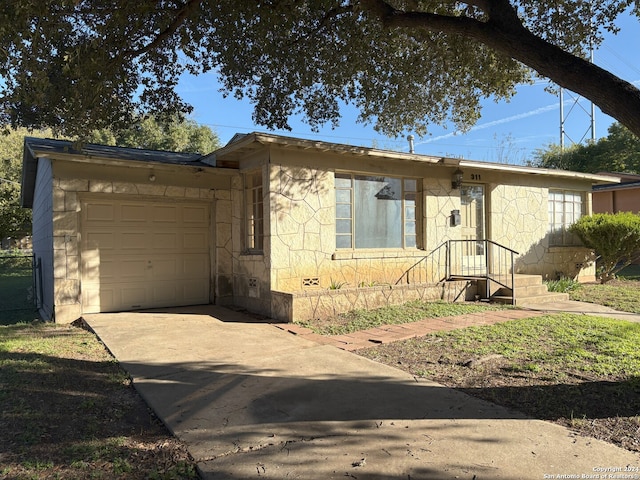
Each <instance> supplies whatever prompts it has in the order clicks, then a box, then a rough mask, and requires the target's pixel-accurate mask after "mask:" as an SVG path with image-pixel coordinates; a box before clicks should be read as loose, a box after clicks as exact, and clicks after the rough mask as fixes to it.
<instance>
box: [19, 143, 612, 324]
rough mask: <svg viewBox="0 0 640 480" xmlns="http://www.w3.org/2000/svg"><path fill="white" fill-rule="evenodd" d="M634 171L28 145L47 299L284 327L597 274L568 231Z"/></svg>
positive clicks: (58, 310) (270, 149)
mask: <svg viewBox="0 0 640 480" xmlns="http://www.w3.org/2000/svg"><path fill="white" fill-rule="evenodd" d="M617 181H618V179H617V178H613V177H610V176H606V175H593V174H584V173H577V172H569V171H562V170H547V169H539V168H531V167H523V166H513V165H505V164H496V163H487V162H478V161H470V160H463V159H455V158H443V157H439V156H426V155H418V154H414V153H400V152H393V151H384V150H379V149H375V148H363V147H355V146H347V145H339V144H333V143H327V142H321V141H313V140H303V139H298V138H290V137H286V136H279V135H272V134H265V133H251V134H245V135H236V136H235V137H234V138H233V139H232V140H231V141H230V142H229V143H228V144H227V145H225V146H224V147H222V148H220V149H219V150H217V151H215V152H213V153H211V154H209V155H206V156H199V155H192V154H183V153H174V152H159V151H149V150H140V149H132V148H118V147H108V146H101V145H81V146H77V145H74V144H73V143H72V142H68V141H61V140H48V139H39V138H26V139H25V144H24V162H23V176H22V192H21V196H22V198H21V201H22V205H23V206H24V207H28V208H32V209H33V250H34V255H35V257H36V262H37V263H38V265H39V269H38V276H39V283H38V284H39V285H40V287H39V288H38V290H39V291H38V298H39V308H40V312H41V314H42V316H43V317H44V318H45V319H54V320H55V321H57V322H71V321H74V320H75V319H77V318H79V317H81V316H82V315H83V314H85V313H90V312H112V311H128V310H137V309H149V308H162V307H173V306H181V305H198V304H210V303H212V304H219V305H229V306H230V305H233V306H237V307H240V308H244V309H247V310H249V311H251V312H257V313H260V314H263V315H265V316H268V317H271V318H275V319H278V320H281V321H295V320H304V319H306V318H314V317H317V316H322V315H329V314H332V313H335V312H338V311H344V310H349V309H351V308H355V307H373V306H378V305H380V304H384V303H396V302H401V301H406V300H409V299H413V298H445V299H449V300H460V299H474V298H476V299H477V298H488V297H490V296H492V295H495V294H497V293H501V294H504V292H505V289H506V292H507V294H509V293H510V294H511V296H512V299H515V292H514V289H515V286H516V283H515V282H514V278H515V277H516V275H522V274H529V275H537V276H539V278H540V279H541V278H555V277H557V276H559V275H568V276H571V277H574V278H577V279H579V280H593V279H594V274H595V270H594V264H593V256H592V252H591V251H589V250H587V249H585V248H584V247H583V246H581V245H580V244H579V242H578V241H577V239H576V238H574V237H572V236H571V235H570V234H569V232H568V231H567V227H568V226H569V225H570V224H571V223H572V222H573V221H575V220H576V219H577V218H578V217H579V216H581V215H584V214H589V213H591V211H592V202H591V189H592V186H593V185H595V184H606V183H615V182H617Z"/></svg>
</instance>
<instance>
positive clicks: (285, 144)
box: [201, 132, 440, 168]
mask: <svg viewBox="0 0 640 480" xmlns="http://www.w3.org/2000/svg"><path fill="white" fill-rule="evenodd" d="M267 146H276V147H279V148H284V149H295V150H314V151H316V152H321V153H322V152H326V153H332V154H338V155H348V156H354V157H367V158H379V159H385V160H404V161H410V162H420V163H438V162H439V161H440V157H433V156H428V155H417V154H414V153H404V152H394V151H390V150H379V149H376V148H366V147H358V146H353V145H344V144H338V143H329V142H322V141H319V140H306V139H301V138H294V137H286V136H282V135H272V134H269V133H259V132H253V133H248V134H246V135H236V136H234V137H233V138H232V139H231V141H230V142H229V143H228V144H227V145H225V146H224V147H222V148H220V149H218V150H216V151H215V152H213V153H211V154H209V155H207V156H205V157H203V158H202V159H201V161H202V162H205V163H208V164H209V165H213V166H218V167H221V166H222V167H228V168H238V162H239V161H240V159H241V158H244V157H246V156H247V155H250V154H251V153H253V152H255V151H257V150H259V149H261V148H264V147H267Z"/></svg>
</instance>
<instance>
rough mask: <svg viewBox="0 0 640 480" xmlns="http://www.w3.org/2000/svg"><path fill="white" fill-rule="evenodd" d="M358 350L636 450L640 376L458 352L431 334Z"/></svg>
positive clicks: (638, 443) (639, 436) (639, 447)
mask: <svg viewBox="0 0 640 480" xmlns="http://www.w3.org/2000/svg"><path fill="white" fill-rule="evenodd" d="M357 353H358V354H360V355H362V356H365V357H367V358H370V359H372V360H376V361H378V362H381V363H384V364H387V365H389V366H392V367H395V368H399V369H401V370H404V371H406V372H409V373H411V374H412V375H415V376H419V377H425V378H428V379H430V380H434V381H436V382H438V383H441V384H443V385H446V386H448V387H452V388H456V389H458V390H461V391H463V392H465V393H468V394H469V395H472V396H475V397H479V398H482V399H484V400H488V401H490V402H493V403H496V404H498V405H502V406H505V407H508V408H511V409H514V410H517V411H520V412H522V413H525V414H526V415H529V416H531V417H533V418H538V419H541V420H548V421H552V422H556V423H558V424H560V425H563V426H565V427H568V428H570V429H572V430H574V431H576V432H578V433H579V434H581V435H585V436H591V437H594V438H597V439H600V440H604V441H607V442H610V443H614V444H616V445H618V446H620V447H623V448H626V449H628V450H631V451H635V452H640V379H639V378H637V377H631V378H627V377H622V376H610V375H607V376H603V375H596V374H585V373H584V372H580V371H577V370H572V369H566V368H565V369H563V371H562V372H559V371H555V370H554V368H553V366H552V365H551V366H549V365H540V364H538V363H533V362H531V363H529V362H520V363H514V362H513V361H511V360H509V359H507V358H505V357H504V356H502V355H495V354H491V355H485V356H474V355H469V354H466V353H460V352H457V351H456V349H455V347H454V345H453V344H452V343H450V342H448V341H446V340H443V339H441V338H439V337H436V336H428V337H422V338H417V339H412V340H407V341H402V342H395V343H390V344H385V345H380V346H377V347H373V348H369V349H366V350H361V351H358V352H357Z"/></svg>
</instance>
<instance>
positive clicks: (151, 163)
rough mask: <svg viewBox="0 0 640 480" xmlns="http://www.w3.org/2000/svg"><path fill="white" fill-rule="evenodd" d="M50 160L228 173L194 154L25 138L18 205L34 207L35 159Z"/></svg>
mask: <svg viewBox="0 0 640 480" xmlns="http://www.w3.org/2000/svg"><path fill="white" fill-rule="evenodd" d="M39 158H50V159H55V160H66V161H72V162H76V163H87V164H92V165H111V166H118V167H127V168H149V167H153V168H154V169H156V170H176V169H177V168H179V169H180V170H183V171H184V169H187V171H188V170H189V169H191V170H193V171H197V172H207V171H210V172H211V173H214V172H215V173H228V172H225V171H224V170H223V169H214V168H212V166H211V165H210V164H207V163H204V162H201V161H200V159H201V158H202V155H200V154H197V153H181V152H167V151H162V150H146V149H139V148H126V147H114V146H108V145H96V144H77V143H74V142H72V141H68V140H54V139H44V138H35V137H25V139H24V149H23V159H22V188H21V191H20V204H21V206H23V207H26V208H32V207H33V196H34V192H35V186H36V185H35V183H36V175H37V171H38V159H39Z"/></svg>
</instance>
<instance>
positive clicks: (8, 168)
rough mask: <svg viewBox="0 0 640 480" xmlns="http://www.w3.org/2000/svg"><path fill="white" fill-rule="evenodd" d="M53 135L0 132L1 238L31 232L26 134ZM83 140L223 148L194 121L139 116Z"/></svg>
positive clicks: (50, 134) (207, 150) (186, 149)
mask: <svg viewBox="0 0 640 480" xmlns="http://www.w3.org/2000/svg"><path fill="white" fill-rule="evenodd" d="M26 136H33V137H40V138H46V137H53V136H54V134H53V132H52V131H51V130H47V129H45V130H35V131H29V130H27V129H26V128H18V129H8V131H7V132H6V133H5V134H4V135H3V134H0V239H2V238H5V237H15V238H19V237H21V236H24V235H27V234H29V233H30V232H31V210H29V209H26V208H22V207H20V181H21V179H22V151H23V148H24V137H26ZM78 140H79V141H81V142H91V143H99V144H102V145H117V146H119V147H134V148H146V149H151V150H169V151H175V152H189V153H201V154H203V155H204V154H207V153H211V152H212V151H214V150H215V149H217V148H219V147H220V142H219V139H218V136H217V135H216V133H215V132H213V131H212V130H211V129H210V128H209V127H207V126H206V125H200V124H198V123H196V122H195V121H194V120H191V119H186V120H179V119H177V118H174V119H173V120H172V121H169V122H168V123H161V122H158V121H156V119H155V118H154V117H144V118H143V117H139V118H137V119H136V121H135V122H134V123H133V124H131V125H130V126H129V127H128V128H125V129H123V130H119V131H114V130H111V129H107V128H104V129H101V130H94V131H92V132H90V133H88V134H85V135H83V136H82V138H80V139H78Z"/></svg>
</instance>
